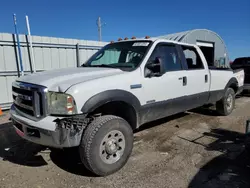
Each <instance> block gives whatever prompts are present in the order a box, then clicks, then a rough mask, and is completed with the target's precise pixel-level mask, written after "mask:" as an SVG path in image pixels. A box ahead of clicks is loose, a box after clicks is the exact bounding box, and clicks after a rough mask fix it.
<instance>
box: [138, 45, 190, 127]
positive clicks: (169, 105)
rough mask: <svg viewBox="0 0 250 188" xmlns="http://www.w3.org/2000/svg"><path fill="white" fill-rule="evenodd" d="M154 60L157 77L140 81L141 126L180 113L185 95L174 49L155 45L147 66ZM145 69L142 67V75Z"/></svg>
mask: <svg viewBox="0 0 250 188" xmlns="http://www.w3.org/2000/svg"><path fill="white" fill-rule="evenodd" d="M156 57H158V58H160V60H161V61H162V66H163V67H162V68H163V71H162V73H163V74H162V75H161V76H157V77H156V76H153V77H150V76H146V75H145V74H144V78H143V92H144V100H143V101H144V104H143V106H142V112H141V115H142V123H146V122H149V121H153V120H156V119H160V118H163V117H166V116H169V115H173V114H176V113H179V112H181V111H183V109H184V108H185V106H183V102H184V101H185V99H186V97H185V93H186V71H185V70H184V69H183V65H182V62H181V60H180V58H179V54H178V50H177V48H176V45H174V44H169V43H159V44H158V45H157V46H156V47H155V49H154V51H153V53H152V54H151V56H150V58H149V60H148V63H149V62H152V61H154V59H155V58H156ZM146 71H149V70H147V65H146V66H145V71H144V72H146Z"/></svg>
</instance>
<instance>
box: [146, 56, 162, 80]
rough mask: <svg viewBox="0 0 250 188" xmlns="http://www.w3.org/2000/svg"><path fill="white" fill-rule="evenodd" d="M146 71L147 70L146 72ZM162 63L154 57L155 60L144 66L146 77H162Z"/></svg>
mask: <svg viewBox="0 0 250 188" xmlns="http://www.w3.org/2000/svg"><path fill="white" fill-rule="evenodd" d="M147 69H148V70H147ZM163 73H164V70H163V63H162V59H161V58H160V57H156V58H155V60H153V61H150V62H148V63H147V64H146V70H145V75H146V77H153V76H155V77H159V76H161V75H163Z"/></svg>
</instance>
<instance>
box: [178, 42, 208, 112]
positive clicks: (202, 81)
mask: <svg viewBox="0 0 250 188" xmlns="http://www.w3.org/2000/svg"><path fill="white" fill-rule="evenodd" d="M179 49H180V54H181V56H182V61H183V62H184V63H185V64H186V76H187V88H186V97H187V104H186V105H187V107H188V108H189V109H191V108H196V107H199V106H201V105H203V104H205V103H206V102H207V101H208V99H209V87H210V73H209V70H208V66H207V64H206V60H205V58H203V59H201V56H200V55H199V52H198V51H197V49H196V48H195V47H193V46H184V45H182V46H180V48H179ZM200 52H201V51H200ZM203 62H205V63H203Z"/></svg>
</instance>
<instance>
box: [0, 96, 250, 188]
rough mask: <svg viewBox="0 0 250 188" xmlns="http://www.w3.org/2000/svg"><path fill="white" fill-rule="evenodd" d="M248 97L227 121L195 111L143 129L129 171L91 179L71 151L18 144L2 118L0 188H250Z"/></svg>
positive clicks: (206, 112)
mask: <svg viewBox="0 0 250 188" xmlns="http://www.w3.org/2000/svg"><path fill="white" fill-rule="evenodd" d="M249 117H250V97H241V98H238V99H237V102H236V109H235V111H234V112H233V114H231V115H230V116H228V117H218V116H216V115H215V113H214V111H213V110H206V109H197V110H194V111H192V112H187V113H183V114H179V115H176V116H173V117H170V118H166V119H163V120H160V121H157V122H153V123H150V124H147V125H144V126H143V127H142V129H141V130H140V131H138V132H137V133H135V144H134V149H133V154H132V156H131V158H130V160H129V161H128V163H127V165H126V166H125V167H124V168H123V169H122V170H120V171H119V172H117V173H115V174H113V175H110V176H108V177H104V178H100V177H93V175H92V174H91V173H89V172H88V171H87V170H86V169H85V168H84V166H83V165H82V164H81V163H80V161H79V158H78V157H77V155H72V153H74V151H73V150H67V151H58V150H52V151H50V150H48V149H46V148H43V147H41V146H38V145H34V144H31V143H28V142H26V141H24V140H22V139H20V138H19V137H18V136H17V135H16V133H15V132H14V131H13V129H12V127H11V123H10V122H8V115H5V116H2V117H1V118H0V119H1V125H0V187H1V188H3V187H27V188H28V187H32V188H33V187H35V188H43V187H44V188H50V187H53V188H55V187H78V188H85V187H86V188H87V187H107V188H110V187H128V188H131V187H145V188H146V187H149V188H152V187H154V188H156V187H164V188H167V187H175V188H176V187H203V188H206V187H213V188H216V187H250V179H249V177H250V160H249V159H250V158H248V156H247V154H246V152H245V150H244V146H243V138H244V134H242V133H243V132H244V129H245V122H246V120H247V119H248V118H249Z"/></svg>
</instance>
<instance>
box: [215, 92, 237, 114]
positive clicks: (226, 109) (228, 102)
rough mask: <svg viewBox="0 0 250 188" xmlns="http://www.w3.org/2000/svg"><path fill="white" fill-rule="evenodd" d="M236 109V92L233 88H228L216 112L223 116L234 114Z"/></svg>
mask: <svg viewBox="0 0 250 188" xmlns="http://www.w3.org/2000/svg"><path fill="white" fill-rule="evenodd" d="M234 107H235V92H234V90H233V89H232V88H227V90H226V92H225V94H224V96H223V98H222V99H221V100H219V101H218V102H217V103H216V110H217V112H218V113H219V114H220V115H222V116H227V115H229V114H231V113H232V111H233V109H234Z"/></svg>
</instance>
